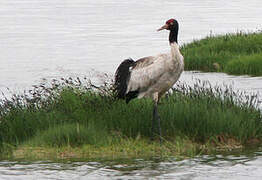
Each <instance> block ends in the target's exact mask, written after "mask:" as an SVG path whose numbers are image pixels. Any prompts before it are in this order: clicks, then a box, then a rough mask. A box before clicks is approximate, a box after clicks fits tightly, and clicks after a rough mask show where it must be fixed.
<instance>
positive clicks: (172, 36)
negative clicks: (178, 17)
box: [169, 21, 179, 44]
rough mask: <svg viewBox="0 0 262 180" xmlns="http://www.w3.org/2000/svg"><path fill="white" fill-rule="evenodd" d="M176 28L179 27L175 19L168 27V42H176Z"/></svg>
mask: <svg viewBox="0 0 262 180" xmlns="http://www.w3.org/2000/svg"><path fill="white" fill-rule="evenodd" d="M178 29H179V25H178V22H177V21H175V22H174V24H173V25H172V26H171V27H170V33H169V42H170V44H171V43H173V42H176V43H177V35H178Z"/></svg>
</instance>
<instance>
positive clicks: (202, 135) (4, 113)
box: [0, 79, 262, 154]
mask: <svg viewBox="0 0 262 180" xmlns="http://www.w3.org/2000/svg"><path fill="white" fill-rule="evenodd" d="M76 82H77V83H76ZM79 82H80V80H79V79H78V80H73V79H67V80H64V81H63V82H57V81H56V82H55V83H52V84H51V85H41V86H38V87H35V89H33V90H32V91H30V95H22V96H18V95H14V96H13V99H12V100H7V99H5V100H2V103H1V106H0V109H1V117H0V147H1V148H0V149H2V151H5V149H8V148H9V147H24V146H27V147H28V146H30V147H42V148H46V147H50V148H51V147H54V148H55V147H57V148H62V147H75V148H77V147H82V146H86V145H88V146H92V147H93V148H94V147H97V148H98V149H99V148H105V149H107V148H106V147H110V148H108V149H112V148H113V147H115V146H119V147H122V146H125V145H123V143H124V142H126V141H127V142H128V141H130V142H132V143H134V144H136V143H137V141H136V140H138V141H140V140H141V141H145V142H147V143H146V144H148V142H149V139H150V137H151V119H152V101H151V100H150V99H140V100H133V101H131V102H130V103H129V104H126V103H125V102H124V101H123V100H116V99H115V98H114V92H113V91H112V86H110V85H105V86H104V87H100V88H95V87H94V86H93V85H91V84H86V85H84V84H85V83H82V82H81V83H79ZM173 90H174V91H173V93H171V94H169V95H167V96H166V97H164V98H162V101H161V105H160V107H159V113H160V116H161V127H162V131H163V137H162V138H163V139H164V144H165V145H164V146H165V147H166V148H171V149H169V151H170V152H173V151H174V149H177V150H176V153H178V151H179V152H181V153H182V154H183V153H186V154H192V151H193V152H195V153H196V152H201V151H202V150H203V149H202V150H201V147H202V145H203V144H209V143H215V144H216V145H218V144H219V143H227V142H229V141H227V140H225V139H228V140H229V139H233V140H234V142H237V143H240V144H242V145H244V144H245V143H247V142H248V141H250V140H252V139H261V137H262V124H261V120H262V117H261V114H260V111H259V110H257V109H256V107H255V104H254V101H255V98H254V97H253V98H250V99H249V100H248V101H246V102H245V103H243V102H241V101H242V100H241V97H242V96H240V95H239V96H237V95H236V94H235V93H234V92H233V91H231V90H230V88H227V89H226V90H222V89H221V88H218V87H216V88H213V89H212V88H208V85H207V84H206V83H203V84H201V83H196V84H195V86H194V88H190V87H188V86H185V85H180V86H178V87H177V88H176V89H173ZM179 139H180V140H179ZM221 139H224V140H221ZM189 141H190V143H188V142H189ZM156 142H158V141H156ZM185 142H187V143H185ZM132 143H131V144H132ZM138 144H139V143H138ZM149 144H150V143H149ZM170 144H171V145H170ZM187 144H191V145H187ZM193 144H198V145H197V146H195V145H193ZM139 147H140V149H139ZM139 147H137V148H138V149H139V150H136V151H139V152H140V151H142V150H141V148H143V147H141V144H140V145H139ZM154 147H155V146H154ZM175 147H176V148H175ZM182 147H183V148H184V149H183V148H182ZM188 147H191V148H190V149H188V150H185V149H187V148H188ZM205 147H206V146H205ZM134 148H136V147H134ZM155 148H156V147H155ZM11 149H13V148H11ZM156 149H158V148H156ZM182 149H183V150H182ZM196 149H198V150H196ZM134 150H135V149H134ZM122 151H125V150H123V149H122ZM122 151H121V150H119V152H122ZM157 151H159V149H158V150H157ZM149 152H151V151H149ZM104 153H106V152H104ZM133 153H134V152H133ZM155 153H156V152H155ZM176 153H174V154H176ZM131 154H132V153H131ZM151 154H152V152H151Z"/></svg>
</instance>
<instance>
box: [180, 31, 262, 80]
mask: <svg viewBox="0 0 262 180" xmlns="http://www.w3.org/2000/svg"><path fill="white" fill-rule="evenodd" d="M181 51H182V53H183V55H184V58H185V69H186V70H200V71H217V72H226V73H229V74H237V75H240V74H248V75H251V76H262V71H261V69H262V54H261V53H262V33H261V32H257V33H242V32H240V33H236V34H226V35H218V36H208V37H206V38H204V39H201V40H196V41H193V42H192V43H189V44H186V45H184V46H183V47H182V49H181Z"/></svg>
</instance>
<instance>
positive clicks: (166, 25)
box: [157, 24, 168, 31]
mask: <svg viewBox="0 0 262 180" xmlns="http://www.w3.org/2000/svg"><path fill="white" fill-rule="evenodd" d="M167 28H168V24H165V25H164V26H162V27H161V28H159V29H158V30H157V31H161V30H163V29H167Z"/></svg>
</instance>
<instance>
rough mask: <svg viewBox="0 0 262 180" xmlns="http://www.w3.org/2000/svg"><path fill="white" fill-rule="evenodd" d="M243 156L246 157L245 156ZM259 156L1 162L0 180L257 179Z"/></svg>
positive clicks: (261, 159) (261, 156)
mask: <svg viewBox="0 0 262 180" xmlns="http://www.w3.org/2000/svg"><path fill="white" fill-rule="evenodd" d="M246 154H248V153H247V152H246ZM261 167H262V153H261V151H260V152H252V153H251V154H249V155H236V154H235V155H214V156H207V155H206V156H200V157H196V158H192V159H185V160H182V161H178V160H175V159H171V158H170V159H165V160H163V159H155V160H143V159H135V160H119V161H117V160H114V161H104V162H103V161H100V162H66V163H54V162H34V163H26V162H9V161H2V162H0V179H101V178H103V179H148V178H157V179H174V178H175V179H260V178H262V171H261V170H262V169H261Z"/></svg>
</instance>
